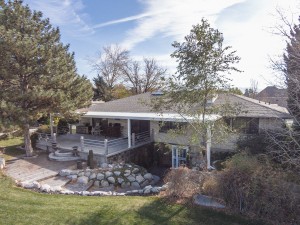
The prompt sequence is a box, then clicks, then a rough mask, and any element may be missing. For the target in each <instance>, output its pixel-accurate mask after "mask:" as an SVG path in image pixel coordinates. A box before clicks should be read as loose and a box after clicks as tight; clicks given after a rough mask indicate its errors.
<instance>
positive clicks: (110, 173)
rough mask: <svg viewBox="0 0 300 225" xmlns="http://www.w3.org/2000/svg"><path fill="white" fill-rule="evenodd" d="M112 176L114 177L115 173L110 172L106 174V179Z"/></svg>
mask: <svg viewBox="0 0 300 225" xmlns="http://www.w3.org/2000/svg"><path fill="white" fill-rule="evenodd" d="M112 175H113V173H112V172H110V171H106V172H105V177H111V176H112Z"/></svg>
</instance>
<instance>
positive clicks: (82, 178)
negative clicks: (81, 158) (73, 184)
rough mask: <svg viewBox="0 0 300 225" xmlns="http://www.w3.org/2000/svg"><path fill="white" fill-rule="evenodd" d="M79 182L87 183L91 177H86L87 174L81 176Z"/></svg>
mask: <svg viewBox="0 0 300 225" xmlns="http://www.w3.org/2000/svg"><path fill="white" fill-rule="evenodd" d="M77 182H78V183H79V184H87V183H88V182H89V178H88V177H85V176H83V177H79V178H78V180H77Z"/></svg>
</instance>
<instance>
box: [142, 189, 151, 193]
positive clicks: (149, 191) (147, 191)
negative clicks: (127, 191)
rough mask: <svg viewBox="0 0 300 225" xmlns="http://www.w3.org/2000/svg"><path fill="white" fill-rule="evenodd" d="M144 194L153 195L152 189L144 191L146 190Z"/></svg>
mask: <svg viewBox="0 0 300 225" xmlns="http://www.w3.org/2000/svg"><path fill="white" fill-rule="evenodd" d="M143 193H144V194H150V193H151V189H144V190H143Z"/></svg>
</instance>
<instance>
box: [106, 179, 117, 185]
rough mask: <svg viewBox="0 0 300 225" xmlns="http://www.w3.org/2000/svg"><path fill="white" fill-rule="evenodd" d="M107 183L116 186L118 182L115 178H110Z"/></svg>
mask: <svg viewBox="0 0 300 225" xmlns="http://www.w3.org/2000/svg"><path fill="white" fill-rule="evenodd" d="M107 181H108V182H109V183H111V184H115V183H116V180H115V178H114V177H108V178H107Z"/></svg>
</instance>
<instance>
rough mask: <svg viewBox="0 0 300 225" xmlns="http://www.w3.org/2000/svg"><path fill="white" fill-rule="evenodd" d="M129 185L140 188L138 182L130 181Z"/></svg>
mask: <svg viewBox="0 0 300 225" xmlns="http://www.w3.org/2000/svg"><path fill="white" fill-rule="evenodd" d="M131 186H132V187H134V188H137V189H140V188H141V186H140V184H139V183H138V182H132V183H131Z"/></svg>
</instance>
